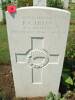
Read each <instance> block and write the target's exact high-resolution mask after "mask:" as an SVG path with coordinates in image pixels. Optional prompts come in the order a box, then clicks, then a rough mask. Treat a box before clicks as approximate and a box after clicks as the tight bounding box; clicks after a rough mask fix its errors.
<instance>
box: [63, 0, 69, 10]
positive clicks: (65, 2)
mask: <svg viewBox="0 0 75 100" xmlns="http://www.w3.org/2000/svg"><path fill="white" fill-rule="evenodd" d="M68 7H69V0H64V8H65V9H67V8H68Z"/></svg>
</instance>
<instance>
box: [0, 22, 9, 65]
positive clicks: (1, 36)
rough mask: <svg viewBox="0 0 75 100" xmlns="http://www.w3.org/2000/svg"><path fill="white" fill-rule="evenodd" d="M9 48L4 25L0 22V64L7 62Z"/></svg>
mask: <svg viewBox="0 0 75 100" xmlns="http://www.w3.org/2000/svg"><path fill="white" fill-rule="evenodd" d="M9 62H10V57H9V48H8V41H7V30H6V25H3V24H0V64H9Z"/></svg>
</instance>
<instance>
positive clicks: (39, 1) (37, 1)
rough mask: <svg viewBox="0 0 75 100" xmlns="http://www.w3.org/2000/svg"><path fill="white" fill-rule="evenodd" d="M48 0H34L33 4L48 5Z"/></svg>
mask: <svg viewBox="0 0 75 100" xmlns="http://www.w3.org/2000/svg"><path fill="white" fill-rule="evenodd" d="M46 1H47V0H33V6H46V5H47V4H46Z"/></svg>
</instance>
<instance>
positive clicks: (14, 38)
mask: <svg viewBox="0 0 75 100" xmlns="http://www.w3.org/2000/svg"><path fill="white" fill-rule="evenodd" d="M6 20H7V31H8V41H9V49H10V56H11V64H12V72H13V79H14V85H15V91H16V96H17V97H36V96H46V95H47V94H48V93H49V91H52V92H54V93H58V90H59V84H60V78H61V72H62V67H63V60H64V54H65V48H66V41H67V36H68V28H69V21H70V13H69V12H68V11H65V10H60V9H56V8H48V7H25V8H18V9H17V12H16V13H15V14H13V15H11V14H9V13H8V12H6Z"/></svg>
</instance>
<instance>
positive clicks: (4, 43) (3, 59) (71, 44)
mask: <svg viewBox="0 0 75 100" xmlns="http://www.w3.org/2000/svg"><path fill="white" fill-rule="evenodd" d="M71 7H72V9H71ZM70 11H71V20H72V21H75V4H73V5H72V4H71V5H70ZM71 48H73V49H74V50H75V24H71V25H70V30H69V36H68V43H67V50H68V51H69V50H70V49H71ZM9 63H10V56H9V48H8V39H7V30H6V25H3V24H0V64H9Z"/></svg>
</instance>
